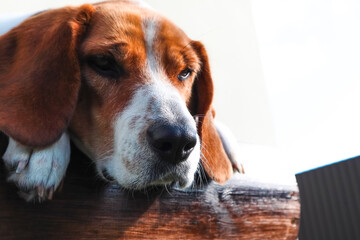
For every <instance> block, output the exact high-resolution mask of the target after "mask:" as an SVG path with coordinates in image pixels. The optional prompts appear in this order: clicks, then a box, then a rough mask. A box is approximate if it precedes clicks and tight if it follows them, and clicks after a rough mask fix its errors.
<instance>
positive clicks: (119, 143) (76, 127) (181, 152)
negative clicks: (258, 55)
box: [0, 1, 242, 201]
mask: <svg viewBox="0 0 360 240" xmlns="http://www.w3.org/2000/svg"><path fill="white" fill-rule="evenodd" d="M213 91H214V89H213V82H212V79H211V74H210V67H209V62H208V57H207V54H206V51H205V49H204V46H203V45H202V44H201V43H200V42H198V41H193V40H191V39H189V37H187V36H186V35H185V33H184V32H183V31H182V30H181V29H179V28H178V27H177V26H175V25H174V24H173V23H171V22H170V21H169V20H167V19H166V18H165V17H163V16H161V15H160V14H158V13H156V12H154V11H153V10H152V9H150V8H148V7H145V6H144V5H143V4H140V3H138V2H133V1H107V2H101V3H97V4H92V5H90V4H85V5H82V6H80V7H65V8H60V9H55V10H48V11H44V12H40V13H38V14H35V15H33V16H31V17H29V18H27V19H26V20H25V21H24V22H22V23H21V24H20V25H18V26H17V27H15V28H13V29H11V30H10V31H9V32H7V33H5V34H3V35H1V36H0V131H2V132H3V133H5V134H6V135H7V136H8V137H9V144H8V147H7V150H6V152H5V154H4V156H3V160H4V161H5V165H6V166H7V168H8V170H9V177H8V181H10V182H13V183H15V184H16V185H17V186H18V187H19V189H20V191H21V192H22V193H23V196H24V197H25V198H26V200H40V201H41V200H45V199H51V198H52V196H53V193H54V191H55V190H56V189H57V188H58V186H59V184H60V183H61V181H62V179H63V178H64V175H65V172H66V169H67V166H68V164H69V160H70V139H71V140H72V141H73V142H74V143H75V145H76V146H77V147H78V148H79V149H80V150H81V151H82V152H84V153H85V154H86V155H87V156H88V157H89V158H90V159H92V160H93V161H94V163H95V166H96V169H97V172H98V174H99V175H100V176H102V177H103V178H104V179H106V180H109V181H114V182H116V183H118V184H119V185H120V186H122V187H124V188H126V189H143V188H146V187H149V186H153V185H170V184H176V185H177V186H178V187H179V188H188V187H189V186H191V184H192V182H193V180H194V175H195V173H196V172H199V171H200V169H203V170H205V171H204V172H206V174H207V175H208V177H210V178H211V179H213V180H214V181H216V182H218V183H223V182H225V181H226V180H227V179H229V178H230V177H231V175H232V174H233V172H234V170H237V171H242V167H241V165H240V164H237V161H236V156H235V155H234V152H235V149H234V147H232V146H233V144H232V143H228V142H229V139H230V138H231V137H230V138H229V137H228V136H229V134H226V133H225V132H226V131H222V130H221V129H222V128H221V127H218V129H217V126H216V124H215V121H214V117H215V112H214V110H213V108H212V99H213ZM232 142H234V141H232ZM235 148H236V147H235Z"/></svg>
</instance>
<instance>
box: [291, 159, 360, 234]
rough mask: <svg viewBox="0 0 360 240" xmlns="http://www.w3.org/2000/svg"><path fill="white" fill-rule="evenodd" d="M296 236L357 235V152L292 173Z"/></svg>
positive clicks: (359, 212)
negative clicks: (296, 199) (296, 191)
mask: <svg viewBox="0 0 360 240" xmlns="http://www.w3.org/2000/svg"><path fill="white" fill-rule="evenodd" d="M296 179H297V182H298V185H299V191H300V201H301V217H300V219H301V220H300V232H299V239H300V240H302V239H306V240H308V239H310V240H312V239H316V240H317V239H321V240H322V239H324V240H347V239H349V240H353V239H354V240H356V239H360V156H358V157H355V158H352V159H348V160H345V161H341V162H338V163H334V164H331V165H327V166H324V167H321V168H318V169H314V170H311V171H307V172H303V173H300V174H297V175H296Z"/></svg>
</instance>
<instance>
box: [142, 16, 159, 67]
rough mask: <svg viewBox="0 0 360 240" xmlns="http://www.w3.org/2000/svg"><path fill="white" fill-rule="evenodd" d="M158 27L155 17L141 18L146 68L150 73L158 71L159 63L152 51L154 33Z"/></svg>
mask: <svg viewBox="0 0 360 240" xmlns="http://www.w3.org/2000/svg"><path fill="white" fill-rule="evenodd" d="M158 28H159V22H158V21H157V20H156V19H155V18H145V19H144V20H143V31H144V36H145V47H146V59H147V65H148V68H149V69H148V70H150V73H155V72H159V70H160V64H159V62H158V61H159V59H158V56H156V52H155V51H154V42H155V41H156V34H157V30H158Z"/></svg>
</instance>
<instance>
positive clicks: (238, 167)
mask: <svg viewBox="0 0 360 240" xmlns="http://www.w3.org/2000/svg"><path fill="white" fill-rule="evenodd" d="M215 127H216V130H217V132H218V134H219V136H220V139H221V142H222V144H223V147H224V150H225V152H226V155H227V156H228V158H229V159H230V161H231V163H232V166H233V169H234V171H235V172H239V173H245V170H244V167H243V165H242V164H241V163H240V161H239V157H238V156H239V154H238V151H239V144H238V142H237V140H236V138H235V136H234V135H233V134H232V132H231V131H230V130H229V128H228V127H227V126H225V125H224V124H222V123H221V122H219V121H216V120H215Z"/></svg>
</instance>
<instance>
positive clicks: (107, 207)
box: [0, 136, 300, 240]
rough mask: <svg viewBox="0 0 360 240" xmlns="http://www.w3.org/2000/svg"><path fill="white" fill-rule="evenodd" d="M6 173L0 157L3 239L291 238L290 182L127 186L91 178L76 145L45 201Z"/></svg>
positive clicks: (293, 198) (295, 206)
mask: <svg viewBox="0 0 360 240" xmlns="http://www.w3.org/2000/svg"><path fill="white" fill-rule="evenodd" d="M0 138H1V136H0ZM2 146H4V143H3V144H2ZM0 147H1V139H0ZM0 153H1V151H0ZM5 179H6V171H5V169H4V164H3V163H2V162H1V164H0V236H1V239H251V240H253V239H296V238H297V233H298V228H299V216H300V204H299V195H298V191H297V188H296V187H282V186H274V185H267V184H261V183H258V182H253V181H250V180H249V179H248V178H247V177H244V176H241V175H235V176H234V177H233V178H232V179H231V180H230V181H228V182H227V183H226V184H225V185H222V186H221V185H218V184H216V183H210V184H208V185H207V186H206V187H204V188H203V189H198V190H194V191H191V192H183V191H177V190H167V189H152V190H151V191H150V190H148V191H147V192H145V191H144V192H128V191H124V190H122V189H121V188H120V187H118V186H117V185H106V184H105V183H103V182H102V181H101V180H99V179H96V177H95V173H94V171H93V168H92V166H91V164H90V163H89V160H87V159H86V158H85V157H84V155H82V154H80V153H79V152H78V151H76V150H75V151H74V153H73V155H72V159H71V163H70V166H69V169H68V174H67V176H66V178H65V183H64V187H63V189H62V191H61V192H60V193H56V194H55V196H54V199H53V200H51V201H48V202H45V203H41V204H34V203H26V202H25V201H24V200H22V199H20V198H19V197H18V195H17V193H16V191H17V190H16V188H15V187H14V186H12V185H10V184H8V183H6V180H5Z"/></svg>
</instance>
